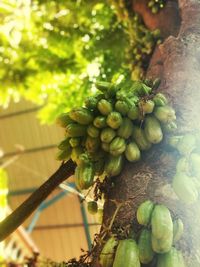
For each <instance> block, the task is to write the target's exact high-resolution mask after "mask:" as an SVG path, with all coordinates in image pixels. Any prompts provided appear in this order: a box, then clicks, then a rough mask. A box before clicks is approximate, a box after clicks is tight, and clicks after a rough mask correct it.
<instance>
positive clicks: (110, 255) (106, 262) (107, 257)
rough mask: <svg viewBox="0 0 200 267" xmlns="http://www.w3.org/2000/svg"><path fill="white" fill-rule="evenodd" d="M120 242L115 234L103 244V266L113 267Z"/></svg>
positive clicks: (101, 258) (101, 255)
mask: <svg viewBox="0 0 200 267" xmlns="http://www.w3.org/2000/svg"><path fill="white" fill-rule="evenodd" d="M118 242H119V241H118V240H117V239H116V238H115V237H114V236H112V237H110V238H109V239H108V240H107V242H106V243H105V245H104V246H103V249H102V251H101V254H100V260H99V262H100V264H101V266H102V267H112V265H113V261H114V256H115V250H116V248H117V245H118Z"/></svg>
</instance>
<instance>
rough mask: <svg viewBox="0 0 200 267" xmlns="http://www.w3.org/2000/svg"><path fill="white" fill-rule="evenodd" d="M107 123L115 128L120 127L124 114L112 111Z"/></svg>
mask: <svg viewBox="0 0 200 267" xmlns="http://www.w3.org/2000/svg"><path fill="white" fill-rule="evenodd" d="M106 123H107V125H108V126H110V127H111V128H113V129H118V128H119V126H120V125H121V124H122V116H121V114H120V113H119V112H116V111H112V112H111V113H110V114H109V115H108V117H107V119H106Z"/></svg>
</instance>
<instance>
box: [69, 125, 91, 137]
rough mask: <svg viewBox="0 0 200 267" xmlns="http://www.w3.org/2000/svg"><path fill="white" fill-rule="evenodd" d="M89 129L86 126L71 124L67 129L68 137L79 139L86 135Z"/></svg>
mask: <svg viewBox="0 0 200 267" xmlns="http://www.w3.org/2000/svg"><path fill="white" fill-rule="evenodd" d="M86 131H87V128H86V127H85V126H84V125H80V124H76V123H71V124H69V125H67V127H66V136H67V137H79V136H84V135H85V134H86Z"/></svg>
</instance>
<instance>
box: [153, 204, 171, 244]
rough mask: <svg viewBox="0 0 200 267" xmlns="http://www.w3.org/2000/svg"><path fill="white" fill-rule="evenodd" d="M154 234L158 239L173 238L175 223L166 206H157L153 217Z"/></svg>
mask: <svg viewBox="0 0 200 267" xmlns="http://www.w3.org/2000/svg"><path fill="white" fill-rule="evenodd" d="M151 227H152V234H153V236H154V237H155V238H156V239H167V238H168V236H173V222H172V218H171V214H170V211H169V209H168V208H167V207H165V206H164V205H156V206H155V208H154V210H153V212H152V216H151Z"/></svg>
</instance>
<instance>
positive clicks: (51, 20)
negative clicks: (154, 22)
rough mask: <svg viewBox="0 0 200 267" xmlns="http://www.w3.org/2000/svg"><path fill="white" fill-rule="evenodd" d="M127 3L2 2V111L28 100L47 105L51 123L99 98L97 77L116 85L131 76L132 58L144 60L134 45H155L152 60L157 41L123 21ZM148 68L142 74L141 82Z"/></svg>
mask: <svg viewBox="0 0 200 267" xmlns="http://www.w3.org/2000/svg"><path fill="white" fill-rule="evenodd" d="M125 2H126V4H127V1H124V0H118V1H108V2H107V1H106V0H98V1H97V0H67V1H65V0H55V1H54V0H52V1H47V0H46V1H45V0H32V1H31V0H18V1H16V0H2V1H1V2H0V25H1V26H0V82H1V83H0V84H1V87H0V105H3V106H4V107H6V106H7V105H8V103H9V102H10V100H11V99H13V100H14V101H18V100H19V99H20V97H21V96H22V97H24V98H25V99H28V100H31V101H34V102H35V103H36V104H38V105H44V107H43V108H42V109H41V111H40V113H39V117H40V119H41V121H42V122H45V123H49V122H53V121H54V120H55V118H56V117H57V116H58V115H59V114H60V113H62V112H66V111H68V110H69V109H70V108H71V107H72V106H74V105H77V106H80V105H82V103H83V100H84V98H85V97H86V96H87V95H89V94H92V93H94V92H95V90H96V88H95V86H94V83H95V81H96V79H97V77H98V79H101V80H110V79H111V77H113V75H115V77H116V76H120V75H121V74H123V73H124V74H125V73H127V75H131V72H130V70H131V68H132V67H133V65H134V64H133V60H136V59H135V58H133V57H132V53H136V55H137V54H138V50H137V51H136V50H134V48H135V46H133V45H132V43H133V39H134V42H135V43H136V44H138V40H139V37H140V34H141V33H142V36H141V38H142V37H145V36H146V37H145V38H146V39H145V40H147V39H149V40H150V43H151V44H150V45H148V47H147V48H144V49H143V50H145V49H147V50H148V51H147V54H148V55H150V54H151V52H152V48H153V46H154V41H155V39H156V38H157V36H156V38H155V36H154V35H152V34H151V33H150V32H149V31H148V30H147V29H146V28H145V27H144V25H143V26H141V23H142V22H141V21H140V22H138V21H137V23H136V24H133V23H132V22H133V21H135V17H134V16H133V17H132V18H131V19H130V15H129V14H128V13H127V12H125V13H124V14H125V16H124V17H123V19H122V17H120V16H121V15H120V12H121V14H122V13H123V12H124V11H123V12H122V10H123V9H124V10H125V9H126V8H127V6H126V5H125ZM122 4H123V6H122ZM128 8H129V9H130V10H131V8H130V6H129V7H128ZM131 12H132V11H131ZM116 14H117V16H116ZM127 14H128V15H127ZM138 23H139V24H138ZM134 25H135V28H133V29H132V30H131V28H132V26H134ZM139 26H141V27H143V28H141V29H142V30H140V29H139ZM136 29H139V30H138V32H139V35H138V33H137V30H136ZM130 32H131V33H130ZM141 40H142V39H141ZM145 40H144V39H143V41H140V45H139V54H140V58H139V59H137V60H138V62H139V61H141V60H142V56H141V53H146V52H144V51H142V48H143V45H141V44H144V43H145V42H146V41H145ZM130 47H131V49H130ZM145 47H146V46H145ZM130 51H131V53H130ZM136 67H138V63H137V64H136ZM142 67H143V66H142V65H141V64H139V69H137V68H136V72H137V75H136V76H137V77H138V75H139V72H140V71H141V68H142ZM127 70H129V71H127Z"/></svg>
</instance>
